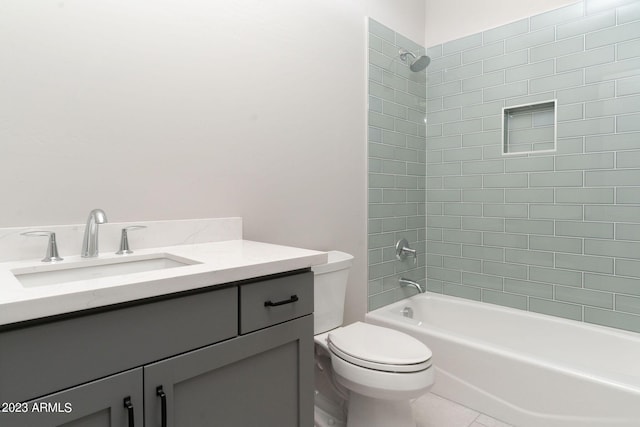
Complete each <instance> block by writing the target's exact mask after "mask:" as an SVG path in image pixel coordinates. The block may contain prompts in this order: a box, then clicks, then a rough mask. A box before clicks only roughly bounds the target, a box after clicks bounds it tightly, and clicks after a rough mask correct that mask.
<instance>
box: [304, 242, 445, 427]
mask: <svg viewBox="0 0 640 427" xmlns="http://www.w3.org/2000/svg"><path fill="white" fill-rule="evenodd" d="M352 259H353V257H352V256H351V255H349V254H345V253H342V252H335V251H332V252H329V261H328V263H327V264H324V265H322V266H318V267H314V268H313V270H314V273H315V274H316V277H315V284H314V296H315V305H316V307H315V312H314V316H315V318H316V320H315V321H314V329H315V334H316V335H315V344H316V365H317V367H318V366H320V367H321V369H317V370H316V375H317V376H318V375H324V376H331V378H330V380H329V381H325V384H333V393H332V394H333V396H332V397H331V398H332V401H333V402H335V401H336V400H337V399H341V398H342V399H344V400H345V402H343V404H344V406H345V407H346V408H347V411H346V412H347V416H346V418H347V420H346V425H347V427H365V426H366V427H389V426H394V427H415V425H416V424H415V420H414V418H413V413H412V410H411V406H410V400H411V399H414V398H416V397H418V396H421V395H422V394H424V393H426V392H427V391H428V390H429V388H431V386H432V385H433V380H434V377H433V368H432V367H431V351H430V350H429V348H428V347H427V346H425V345H424V344H423V343H422V342H420V341H418V340H416V339H415V338H413V337H411V336H409V335H407V334H404V333H402V332H399V331H395V330H392V329H389V328H384V327H380V326H375V325H370V324H367V323H362V322H355V323H353V324H350V325H347V326H342V321H343V318H342V311H343V309H344V294H345V290H346V282H347V277H348V269H349V267H350V266H351V260H352ZM345 272H346V273H347V274H345ZM319 357H324V358H325V360H326V358H327V357H328V358H329V359H330V366H327V364H326V362H325V363H321V362H320V361H319V359H318V358H319ZM325 380H326V378H325ZM333 380H335V381H333ZM317 383H318V378H317V379H316V384H317ZM345 390H346V392H345ZM325 392H326V387H325ZM322 399H324V397H323V396H322V394H321V392H320V391H318V390H316V426H318V427H325V426H329V425H340V423H343V421H344V420H343V416H342V415H343V414H342V413H341V412H340V411H337V410H335V411H333V413H331V414H329V416H328V417H327V413H326V410H325V409H326V405H324V406H323V407H322V408H321V407H320V406H322V405H320V403H322V402H323V401H322ZM325 401H326V399H325ZM337 406H338V407H339V406H340V405H337ZM326 420H328V422H327V421H326ZM325 422H326V424H323V423H325ZM342 425H344V424H342Z"/></svg>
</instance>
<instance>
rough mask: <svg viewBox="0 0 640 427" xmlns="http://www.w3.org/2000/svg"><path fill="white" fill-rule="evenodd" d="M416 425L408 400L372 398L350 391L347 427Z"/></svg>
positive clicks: (401, 426)
mask: <svg viewBox="0 0 640 427" xmlns="http://www.w3.org/2000/svg"><path fill="white" fill-rule="evenodd" d="M389 426H393V427H416V421H415V418H414V416H413V410H412V408H411V404H410V401H409V400H408V399H407V400H384V399H374V398H372V397H367V396H363V395H361V394H358V393H354V392H351V394H350V396H349V415H348V417H347V427H389Z"/></svg>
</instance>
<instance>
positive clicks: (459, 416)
mask: <svg viewBox="0 0 640 427" xmlns="http://www.w3.org/2000/svg"><path fill="white" fill-rule="evenodd" d="M413 411H414V413H415V416H416V421H417V424H418V425H417V427H511V426H510V425H509V424H506V423H503V422H502V421H498V420H496V419H494V418H491V417H489V416H487V415H485V414H482V413H480V412H478V411H474V410H473V409H469V408H467V407H464V406H462V405H459V404H457V403H455V402H452V401H450V400H447V399H445V398H442V397H440V396H437V395H435V394H433V393H427V394H425V395H424V396H422V397H420V398H418V399H416V400H415V401H414V402H413Z"/></svg>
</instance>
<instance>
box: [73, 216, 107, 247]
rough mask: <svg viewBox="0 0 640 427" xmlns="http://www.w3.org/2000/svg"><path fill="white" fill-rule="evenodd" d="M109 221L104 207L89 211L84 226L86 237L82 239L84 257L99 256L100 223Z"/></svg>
mask: <svg viewBox="0 0 640 427" xmlns="http://www.w3.org/2000/svg"><path fill="white" fill-rule="evenodd" d="M105 222H107V214H105V213H104V211H103V210H102V209H94V210H92V211H91V212H89V218H88V219H87V225H86V227H85V228H84V239H83V240H82V252H81V253H80V255H82V257H83V258H93V257H97V256H98V225H99V224H104V223H105Z"/></svg>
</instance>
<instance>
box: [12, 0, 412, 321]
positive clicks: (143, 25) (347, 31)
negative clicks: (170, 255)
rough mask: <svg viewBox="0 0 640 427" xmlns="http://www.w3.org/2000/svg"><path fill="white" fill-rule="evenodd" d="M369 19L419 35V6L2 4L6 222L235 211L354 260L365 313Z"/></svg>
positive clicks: (271, 232) (192, 0)
mask: <svg viewBox="0 0 640 427" xmlns="http://www.w3.org/2000/svg"><path fill="white" fill-rule="evenodd" d="M366 15H371V16H372V17H373V18H375V19H377V20H379V21H381V22H383V23H385V24H386V25H390V26H392V27H393V28H395V29H396V30H397V31H399V32H406V34H407V36H409V37H412V38H416V39H418V40H420V38H421V37H422V36H423V34H424V16H425V14H424V4H423V1H422V0H403V1H402V2H398V1H394V0H376V1H370V0H360V1H349V2H345V1H343V0H317V1H299V0H270V1H262V0H234V1H231V0H229V1H206V0H189V1H178V0H158V1H153V2H149V1H143V0H111V1H102V0H62V1H61V0H37V1H29V2H25V1H23V0H4V1H2V2H1V3H0V52H2V55H0V70H1V73H2V78H0V183H1V184H0V200H1V205H0V206H1V207H0V227H10V226H23V225H26V226H31V225H46V224H74V223H83V222H84V221H85V219H86V215H87V214H88V212H89V210H90V209H92V208H95V207H100V208H103V209H104V210H105V211H106V212H107V214H108V216H109V219H110V220H111V221H112V222H116V221H142V220H161V219H184V218H202V217H226V216H241V217H243V218H244V224H245V238H247V239H252V240H259V241H268V242H274V243H280V244H288V245H297V246H302V247H307V248H313V249H325V250H326V249H334V248H335V249H340V250H343V251H347V252H350V253H352V254H354V255H355V256H356V262H355V264H354V269H353V271H352V274H351V279H350V284H349V291H348V296H347V298H348V300H347V307H348V308H347V313H346V319H347V320H348V321H353V320H356V319H358V318H360V317H361V316H362V315H363V314H364V312H365V311H366V292H367V286H366V283H367V280H366V279H367V270H366V265H367V262H366V256H367V250H366V244H367V242H366V221H367V218H366V188H367V185H366V171H367V166H366V158H367V155H366V122H365V118H366V113H365V112H366V104H365V102H366V68H365V63H366V61H365V43H366V38H365V27H364V25H365V16H366ZM16 250H19V248H16Z"/></svg>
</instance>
